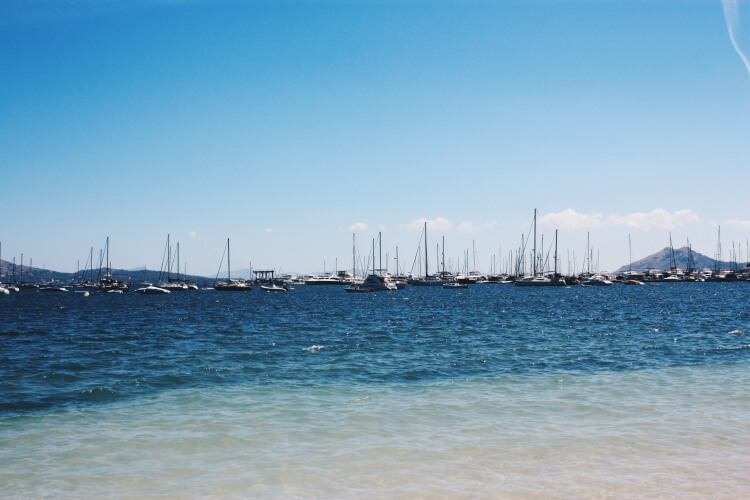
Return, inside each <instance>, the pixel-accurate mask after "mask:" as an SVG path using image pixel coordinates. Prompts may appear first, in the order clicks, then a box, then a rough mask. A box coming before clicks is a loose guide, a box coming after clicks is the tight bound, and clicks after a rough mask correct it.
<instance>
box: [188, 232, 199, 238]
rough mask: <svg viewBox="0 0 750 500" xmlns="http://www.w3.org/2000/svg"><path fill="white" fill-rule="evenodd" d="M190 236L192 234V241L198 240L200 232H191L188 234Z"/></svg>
mask: <svg viewBox="0 0 750 500" xmlns="http://www.w3.org/2000/svg"><path fill="white" fill-rule="evenodd" d="M188 234H190V237H191V238H192V239H196V238H197V237H198V232H197V231H190V233H188Z"/></svg>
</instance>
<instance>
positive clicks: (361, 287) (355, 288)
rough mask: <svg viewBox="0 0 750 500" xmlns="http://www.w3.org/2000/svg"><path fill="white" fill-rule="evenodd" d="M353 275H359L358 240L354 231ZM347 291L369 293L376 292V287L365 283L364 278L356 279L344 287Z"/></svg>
mask: <svg viewBox="0 0 750 500" xmlns="http://www.w3.org/2000/svg"><path fill="white" fill-rule="evenodd" d="M374 260H375V258H374V255H373V267H374ZM352 276H357V240H356V235H355V234H354V233H352ZM344 291H345V292H346V293H369V292H374V291H375V289H374V288H373V287H371V286H369V285H365V284H364V280H362V281H355V282H353V283H352V284H351V285H349V286H346V287H344Z"/></svg>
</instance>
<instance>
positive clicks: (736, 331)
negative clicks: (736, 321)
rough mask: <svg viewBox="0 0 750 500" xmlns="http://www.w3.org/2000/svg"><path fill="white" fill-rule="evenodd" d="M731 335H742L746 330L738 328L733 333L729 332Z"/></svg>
mask: <svg viewBox="0 0 750 500" xmlns="http://www.w3.org/2000/svg"><path fill="white" fill-rule="evenodd" d="M729 333H730V334H731V333H733V334H737V335H739V334H740V333H745V331H744V330H740V329H739V328H737V329H735V330H732V331H731V332H729Z"/></svg>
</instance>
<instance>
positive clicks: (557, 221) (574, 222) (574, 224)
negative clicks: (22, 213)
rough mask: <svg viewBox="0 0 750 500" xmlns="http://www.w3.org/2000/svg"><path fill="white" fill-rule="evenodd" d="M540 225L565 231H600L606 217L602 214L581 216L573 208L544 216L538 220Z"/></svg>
mask: <svg viewBox="0 0 750 500" xmlns="http://www.w3.org/2000/svg"><path fill="white" fill-rule="evenodd" d="M538 223H539V224H541V225H543V226H549V227H554V228H556V229H562V230H563V231H578V230H581V229H598V228H600V227H602V225H603V224H604V216H603V215H602V214H579V213H578V212H576V211H575V210H573V209H572V208H568V209H567V210H563V211H562V212H559V213H551V214H546V215H543V216H542V217H540V218H539V219H538Z"/></svg>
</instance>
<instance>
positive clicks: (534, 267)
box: [532, 208, 536, 276]
mask: <svg viewBox="0 0 750 500" xmlns="http://www.w3.org/2000/svg"><path fill="white" fill-rule="evenodd" d="M532 260H533V264H532V269H533V272H534V276H536V208H535V209H534V250H533V259H532Z"/></svg>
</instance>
